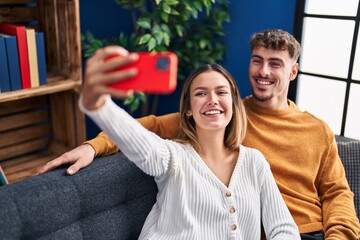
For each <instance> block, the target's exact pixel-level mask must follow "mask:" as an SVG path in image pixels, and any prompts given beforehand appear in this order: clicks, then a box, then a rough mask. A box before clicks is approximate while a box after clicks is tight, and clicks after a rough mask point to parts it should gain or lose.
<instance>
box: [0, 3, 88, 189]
mask: <svg viewBox="0 0 360 240" xmlns="http://www.w3.org/2000/svg"><path fill="white" fill-rule="evenodd" d="M0 22H10V23H19V24H23V25H28V26H30V27H33V28H35V29H36V30H37V31H41V32H43V33H44V40H45V51H46V64H47V84H46V85H42V86H40V87H36V88H30V89H24V90H18V91H12V92H6V93H0V165H1V166H2V168H3V170H4V172H5V174H6V176H7V178H8V180H9V182H10V183H12V182H16V181H21V180H23V179H25V178H28V177H31V176H33V175H34V174H36V172H37V171H38V169H39V168H40V167H41V166H43V165H44V164H45V163H46V162H47V161H49V160H52V159H54V158H55V157H58V156H59V155H60V154H61V153H63V152H65V151H67V150H69V149H71V148H74V147H76V146H78V145H79V144H80V143H82V142H83V141H85V117H84V115H83V114H82V113H81V112H80V111H79V109H78V106H77V100H78V97H79V92H80V88H81V84H82V61H81V42H80V22H79V0H0Z"/></svg>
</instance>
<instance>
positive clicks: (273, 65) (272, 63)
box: [270, 62, 281, 67]
mask: <svg viewBox="0 0 360 240" xmlns="http://www.w3.org/2000/svg"><path fill="white" fill-rule="evenodd" d="M270 66H272V67H280V66H281V64H280V63H277V62H271V63H270Z"/></svg>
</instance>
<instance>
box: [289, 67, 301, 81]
mask: <svg viewBox="0 0 360 240" xmlns="http://www.w3.org/2000/svg"><path fill="white" fill-rule="evenodd" d="M298 71H299V63H295V64H294V66H293V67H292V69H291V73H290V81H292V80H294V79H295V78H296V76H297V74H298Z"/></svg>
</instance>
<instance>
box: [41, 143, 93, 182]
mask: <svg viewBox="0 0 360 240" xmlns="http://www.w3.org/2000/svg"><path fill="white" fill-rule="evenodd" d="M94 155H95V150H94V148H93V147H92V146H91V145H90V144H84V145H80V146H78V147H76V148H74V149H72V150H70V151H69V152H66V153H64V154H63V155H61V156H60V157H58V158H55V159H54V160H51V161H50V162H48V163H47V164H46V165H45V166H43V167H42V168H41V169H40V170H39V172H38V173H39V174H42V173H45V172H48V171H51V170H53V169H55V168H57V167H59V166H62V165H65V164H71V166H70V167H69V168H68V169H67V173H68V174H69V175H73V174H75V173H76V172H77V171H79V170H80V169H81V168H84V167H86V166H88V165H89V164H90V163H91V162H92V161H93V160H94Z"/></svg>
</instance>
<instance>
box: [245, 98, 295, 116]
mask: <svg viewBox="0 0 360 240" xmlns="http://www.w3.org/2000/svg"><path fill="white" fill-rule="evenodd" d="M287 102H288V105H289V107H288V108H287V109H281V110H273V109H269V108H264V107H261V106H258V105H256V104H255V103H254V101H253V96H252V95H251V96H248V97H246V98H245V99H244V100H243V103H244V105H245V109H246V111H247V112H248V113H249V112H253V113H260V114H266V115H273V116H283V115H287V114H291V113H294V110H295V111H299V109H298V107H297V106H296V105H295V103H294V102H293V101H291V100H289V99H288V100H287Z"/></svg>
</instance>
